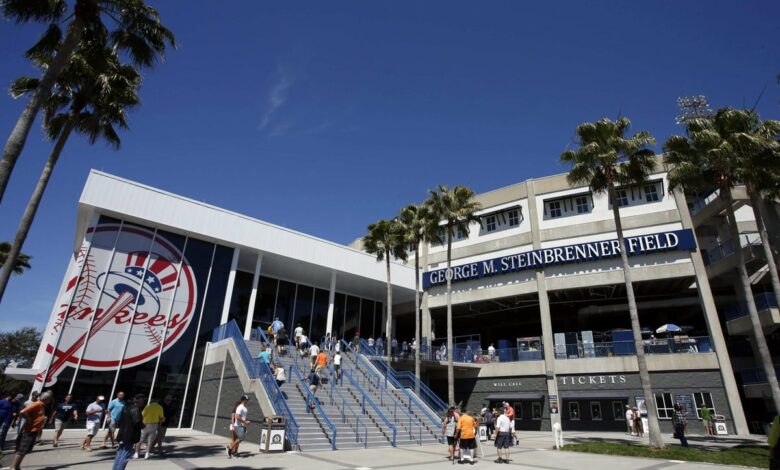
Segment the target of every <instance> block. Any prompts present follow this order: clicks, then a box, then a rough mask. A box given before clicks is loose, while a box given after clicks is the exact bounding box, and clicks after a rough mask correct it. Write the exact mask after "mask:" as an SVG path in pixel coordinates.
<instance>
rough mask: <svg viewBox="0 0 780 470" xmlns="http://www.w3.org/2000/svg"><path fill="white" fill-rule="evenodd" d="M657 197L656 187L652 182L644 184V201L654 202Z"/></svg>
mask: <svg viewBox="0 0 780 470" xmlns="http://www.w3.org/2000/svg"><path fill="white" fill-rule="evenodd" d="M658 199H659V198H658V188H657V187H656V186H655V185H654V184H648V185H647V186H645V201H647V202H656V201H658Z"/></svg>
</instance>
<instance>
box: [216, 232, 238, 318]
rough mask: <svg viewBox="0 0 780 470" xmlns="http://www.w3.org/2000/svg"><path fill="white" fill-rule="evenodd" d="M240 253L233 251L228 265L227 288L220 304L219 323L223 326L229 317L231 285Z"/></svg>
mask: <svg viewBox="0 0 780 470" xmlns="http://www.w3.org/2000/svg"><path fill="white" fill-rule="evenodd" d="M240 253H241V249H240V248H239V247H235V248H234V249H233V261H231V263H230V274H229V275H228V282H227V288H226V289H225V302H224V303H223V304H222V319H221V320H220V321H219V324H220V325H224V324H225V323H227V321H228V316H229V315H230V300H231V298H232V297H233V284H235V282H236V267H237V266H238V255H239V254H240Z"/></svg>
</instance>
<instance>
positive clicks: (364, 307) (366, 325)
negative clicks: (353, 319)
mask: <svg viewBox="0 0 780 470" xmlns="http://www.w3.org/2000/svg"><path fill="white" fill-rule="evenodd" d="M373 335H374V302H373V301H372V300H368V299H361V300H360V336H361V337H362V338H366V339H368V338H371V337H373Z"/></svg>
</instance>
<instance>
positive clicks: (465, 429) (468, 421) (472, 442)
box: [456, 409, 477, 465]
mask: <svg viewBox="0 0 780 470" xmlns="http://www.w3.org/2000/svg"><path fill="white" fill-rule="evenodd" d="M456 429H457V433H458V435H459V436H460V449H461V454H460V462H459V463H463V462H464V459H465V458H466V457H468V460H469V463H470V464H471V465H474V463H475V461H474V457H475V456H473V455H471V453H472V449H476V448H477V439H476V437H477V420H476V419H474V418H472V417H471V416H470V415H469V412H468V411H467V410H465V409H464V410H461V414H460V418H459V419H458V426H457V428H456Z"/></svg>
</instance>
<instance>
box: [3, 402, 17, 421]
mask: <svg viewBox="0 0 780 470" xmlns="http://www.w3.org/2000/svg"><path fill="white" fill-rule="evenodd" d="M15 411H16V407H15V406H14V405H13V403H11V402H10V401H8V400H0V423H10V422H11V420H12V419H13V417H14V412H15Z"/></svg>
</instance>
